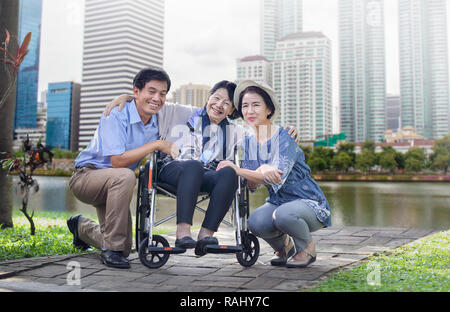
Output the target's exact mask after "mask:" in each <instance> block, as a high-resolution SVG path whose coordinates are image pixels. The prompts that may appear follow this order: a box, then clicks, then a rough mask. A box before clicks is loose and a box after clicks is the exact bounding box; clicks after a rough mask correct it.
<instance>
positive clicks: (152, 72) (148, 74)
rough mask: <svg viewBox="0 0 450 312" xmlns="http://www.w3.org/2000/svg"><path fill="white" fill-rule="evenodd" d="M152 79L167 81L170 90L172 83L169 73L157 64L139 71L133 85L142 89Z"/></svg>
mask: <svg viewBox="0 0 450 312" xmlns="http://www.w3.org/2000/svg"><path fill="white" fill-rule="evenodd" d="M151 80H158V81H165V82H166V83H167V92H169V90H170V85H171V81H170V78H169V75H168V74H167V73H166V72H165V70H164V69H162V68H160V67H156V66H151V67H147V68H144V69H142V70H141V71H140V72H138V73H137V74H136V76H135V77H134V80H133V87H136V88H138V89H139V90H142V89H143V88H144V87H145V85H146V84H147V82H149V81H151Z"/></svg>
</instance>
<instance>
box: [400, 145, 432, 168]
mask: <svg viewBox="0 0 450 312" xmlns="http://www.w3.org/2000/svg"><path fill="white" fill-rule="evenodd" d="M426 161H427V155H426V152H425V149H424V148H419V147H411V148H410V149H409V150H408V151H407V152H406V154H405V169H406V170H407V171H414V172H419V171H421V170H423V169H425V167H426Z"/></svg>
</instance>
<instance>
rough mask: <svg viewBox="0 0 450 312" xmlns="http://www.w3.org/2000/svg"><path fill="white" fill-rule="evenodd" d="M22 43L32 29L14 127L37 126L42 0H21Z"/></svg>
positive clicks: (18, 90)
mask: <svg viewBox="0 0 450 312" xmlns="http://www.w3.org/2000/svg"><path fill="white" fill-rule="evenodd" d="M19 1H20V2H19V27H18V29H19V35H18V38H19V42H20V44H21V43H22V41H23V39H24V38H25V36H26V35H27V33H29V32H31V33H32V34H31V41H30V44H29V45H28V50H29V52H28V54H27V56H26V57H25V59H24V61H23V62H22V65H21V66H20V70H19V73H18V76H17V91H16V109H15V115H14V116H15V117H14V130H16V129H18V128H36V126H37V124H36V122H37V102H38V101H37V98H38V80H39V48H40V42H41V15H42V0H19Z"/></svg>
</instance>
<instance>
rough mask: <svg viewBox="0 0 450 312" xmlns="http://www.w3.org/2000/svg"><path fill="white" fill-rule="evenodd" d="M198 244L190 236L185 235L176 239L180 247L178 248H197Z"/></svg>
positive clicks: (176, 243)
mask: <svg viewBox="0 0 450 312" xmlns="http://www.w3.org/2000/svg"><path fill="white" fill-rule="evenodd" d="M196 245H197V242H196V241H195V240H193V239H192V238H191V237H189V236H185V237H183V238H180V239H176V240H175V247H178V248H184V249H190V248H195V246H196Z"/></svg>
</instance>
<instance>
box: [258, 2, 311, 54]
mask: <svg viewBox="0 0 450 312" xmlns="http://www.w3.org/2000/svg"><path fill="white" fill-rule="evenodd" d="M260 1H261V39H260V42H261V43H260V45H261V54H262V55H263V56H265V57H266V58H267V59H268V60H269V61H272V60H273V59H274V53H275V48H276V42H277V40H280V39H281V38H283V37H285V36H287V35H290V34H293V33H297V32H301V31H303V26H302V25H303V0H260Z"/></svg>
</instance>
